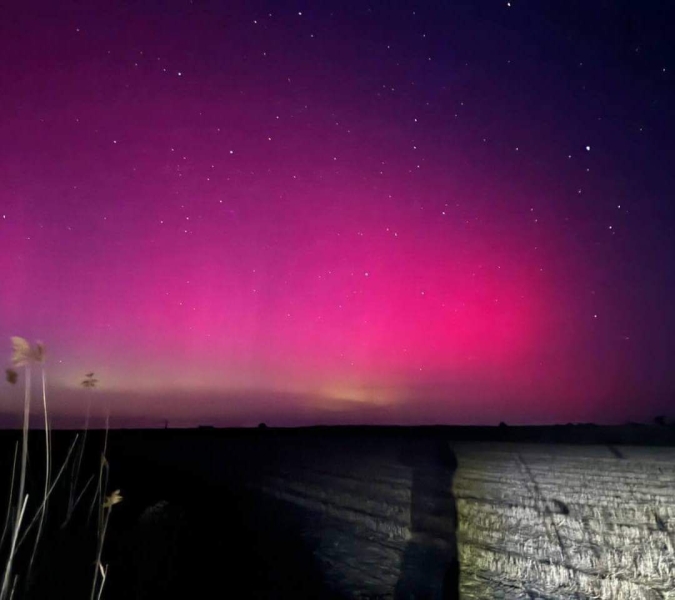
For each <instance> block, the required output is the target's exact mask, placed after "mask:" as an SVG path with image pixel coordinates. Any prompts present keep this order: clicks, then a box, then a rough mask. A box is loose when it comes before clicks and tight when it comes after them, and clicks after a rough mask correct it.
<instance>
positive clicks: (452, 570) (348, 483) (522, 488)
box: [0, 426, 675, 600]
mask: <svg viewBox="0 0 675 600" xmlns="http://www.w3.org/2000/svg"><path fill="white" fill-rule="evenodd" d="M74 435H75V434H74V433H73V432H54V445H55V459H54V465H55V467H54V468H55V470H56V469H57V468H58V466H59V460H61V461H62V460H63V457H64V456H65V453H66V451H67V448H68V446H69V444H70V442H71V441H72V439H73V437H74ZM12 438H16V434H14V433H10V432H6V433H4V434H2V437H1V438H0V439H1V440H2V452H3V454H2V457H3V467H4V471H3V473H7V478H9V475H10V473H11V457H12V453H13V443H12ZM32 441H33V448H32V450H31V460H32V464H31V469H32V471H31V472H32V473H33V477H34V482H33V484H34V485H33V489H36V490H39V489H40V474H39V465H40V459H41V458H42V455H41V453H40V441H41V440H40V432H38V431H36V432H32ZM672 442H673V435H672V430H670V429H669V428H664V427H636V426H634V427H623V428H597V427H592V426H585V427H559V428H511V427H509V428H400V429H399V428H335V429H331V428H313V429H305V430H275V429H259V430H216V429H200V430H149V431H148V430H146V431H133V430H129V431H113V432H111V433H110V440H109V451H108V457H109V462H110V467H111V472H110V482H109V486H108V489H109V490H113V489H118V488H119V489H120V490H121V493H122V495H123V496H124V500H123V502H121V503H120V504H118V505H116V506H115V507H114V508H113V510H112V513H111V518H110V524H109V529H108V531H107V536H106V541H105V551H104V554H103V563H104V564H107V565H108V567H109V570H108V578H107V580H106V584H105V588H104V592H103V596H102V597H104V598H139V599H140V598H163V599H167V598H169V599H170V598H191V597H194V598H208V597H232V598H300V599H302V598H416V599H420V598H429V599H431V598H434V599H441V598H446V599H453V598H459V597H460V591H461V597H462V598H476V599H479V598H485V599H486V600H487V599H490V598H513V599H516V598H565V599H567V598H581V599H586V598H591V597H601V598H638V599H640V598H664V599H665V598H668V599H670V598H673V597H675V596H673V595H672V592H670V591H669V588H668V586H669V585H671V584H672V581H673V564H674V563H673V551H672V550H673V543H672V542H673V533H672V532H673V529H675V491H673V483H674V482H675V462H674V460H673V459H674V458H675V451H674V450H673V449H672V448H666V447H657V446H655V445H658V446H666V445H668V444H672ZM87 444H88V449H87V462H86V463H85V465H84V466H83V474H85V475H86V477H84V478H83V479H86V478H87V477H89V475H91V474H92V473H94V472H96V468H97V456H96V455H97V452H99V451H100V448H101V447H102V435H101V432H92V433H91V434H90V437H89V440H88V442H87ZM630 444H632V445H630ZM645 444H651V445H652V446H653V447H651V448H649V447H644V446H638V445H645ZM33 467H34V468H33ZM599 473H601V474H602V476H603V477H604V479H602V481H601V482H600V484H598V481H599V479H598V474H599ZM65 482H66V479H65V478H64V485H61V486H59V487H58V488H57V489H56V490H55V492H54V498H53V501H52V503H51V505H50V515H52V521H51V525H50V526H49V527H48V529H47V530H46V532H45V534H44V538H43V541H42V543H41V546H40V552H39V554H38V560H37V562H36V567H35V568H34V570H33V577H32V578H31V584H30V585H29V586H28V588H27V589H25V591H24V592H23V595H22V596H21V597H29V598H87V597H89V594H90V589H91V580H92V577H93V570H94V559H95V548H94V536H93V535H92V533H91V527H87V526H86V523H87V510H86V509H88V506H86V505H85V504H89V502H90V501H88V502H87V503H84V502H83V503H82V505H81V506H80V508H79V509H78V511H77V512H76V514H75V516H74V517H73V519H72V521H71V522H70V523H69V524H68V525H67V526H66V527H63V528H61V527H60V524H61V522H62V521H63V515H64V514H65V506H64V502H63V500H62V499H63V498H65V497H66V496H67V488H66V486H65ZM593 482H595V483H596V485H595V486H594V485H592V483H593ZM601 491H602V492H603V493H605V495H604V496H603V495H602V493H601ZM621 494H623V496H621ZM38 496H39V494H38V495H37V496H36V498H37V497H38ZM620 496H621V498H620V502H619V501H616V498H619V497H620ZM60 499H61V500H60ZM613 499H614V500H613ZM631 511H632V512H631ZM458 515H459V516H458ZM458 524H459V527H458ZM577 525H578V526H577ZM649 553H651V554H652V558H651V559H650V561H651V562H649V564H647V563H646V562H645V561H644V560H643V561H642V562H640V558H639V557H640V556H647V555H648V554H649ZM626 557H632V558H626ZM645 560H646V559H645ZM636 561H637V562H636ZM650 565H651V566H650ZM19 573H21V569H19ZM22 589H24V588H22ZM669 594H670V595H669Z"/></svg>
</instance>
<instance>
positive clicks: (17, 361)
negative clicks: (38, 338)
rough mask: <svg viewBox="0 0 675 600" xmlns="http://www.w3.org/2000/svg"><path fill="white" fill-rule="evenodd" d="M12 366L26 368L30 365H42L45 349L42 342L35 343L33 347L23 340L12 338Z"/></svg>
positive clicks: (17, 337)
mask: <svg viewBox="0 0 675 600" xmlns="http://www.w3.org/2000/svg"><path fill="white" fill-rule="evenodd" d="M11 340H12V366H14V367H27V366H28V365H30V364H31V363H43V362H44V360H45V347H44V344H43V343H42V342H37V343H36V344H35V347H31V345H30V344H29V343H28V341H26V340H25V339H24V338H22V337H19V336H12V338H11Z"/></svg>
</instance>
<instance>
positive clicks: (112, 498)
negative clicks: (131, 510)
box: [103, 490, 124, 508]
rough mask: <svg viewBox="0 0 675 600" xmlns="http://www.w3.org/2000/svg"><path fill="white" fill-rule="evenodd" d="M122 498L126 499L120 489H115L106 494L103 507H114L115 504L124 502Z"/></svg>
mask: <svg viewBox="0 0 675 600" xmlns="http://www.w3.org/2000/svg"><path fill="white" fill-rule="evenodd" d="M122 500H124V498H123V497H122V494H120V490H115V491H114V492H112V493H111V494H109V495H108V496H106V499H105V500H104V501H103V508H112V507H113V506H115V504H119V503H120V502H122Z"/></svg>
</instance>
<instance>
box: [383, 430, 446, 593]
mask: <svg viewBox="0 0 675 600" xmlns="http://www.w3.org/2000/svg"><path fill="white" fill-rule="evenodd" d="M401 458H402V462H403V463H404V464H407V465H409V466H411V467H412V469H413V473H412V488H411V500H410V521H411V523H410V526H411V538H410V541H409V542H408V544H407V546H406V549H405V552H404V555H403V562H402V565H401V575H400V578H399V581H398V583H397V585H396V592H395V596H394V597H395V599H396V600H412V599H413V598H414V599H415V600H422V599H424V600H459V561H458V554H457V537H456V527H457V509H456V506H455V498H454V496H453V494H452V478H453V475H454V473H455V471H456V469H457V458H456V457H455V454H454V452H453V451H452V450H451V448H450V446H449V445H448V444H447V442H440V441H439V442H415V443H413V444H411V445H410V446H406V449H405V451H404V454H403V456H402V457H401Z"/></svg>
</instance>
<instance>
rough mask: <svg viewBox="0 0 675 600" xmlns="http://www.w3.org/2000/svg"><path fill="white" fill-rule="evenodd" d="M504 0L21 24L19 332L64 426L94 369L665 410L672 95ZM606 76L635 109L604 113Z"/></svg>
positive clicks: (187, 401) (264, 414) (380, 401)
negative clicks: (661, 100) (668, 113)
mask: <svg viewBox="0 0 675 600" xmlns="http://www.w3.org/2000/svg"><path fill="white" fill-rule="evenodd" d="M66 4H68V3H66ZM501 8H502V7H500V8H499V10H497V8H495V7H491V8H490V9H489V11H494V14H492V13H490V15H488V14H482V15H481V14H479V12H480V11H478V12H475V11H472V10H470V9H468V8H467V9H453V10H450V9H448V10H447V11H446V10H445V9H443V10H440V9H434V10H431V9H429V11H426V10H422V9H420V10H419V11H415V15H414V17H413V16H412V12H413V11H412V9H410V10H408V7H407V5H406V6H403V7H399V9H396V10H393V9H391V8H389V9H388V8H387V7H386V6H384V5H382V6H379V7H375V8H368V9H366V8H365V7H361V6H360V5H355V6H354V7H352V8H347V7H344V6H342V5H340V6H337V5H336V6H335V7H333V8H330V7H327V6H326V7H323V8H319V7H316V8H312V9H309V8H307V7H304V8H303V7H300V8H299V9H297V10H291V9H290V8H289V7H288V6H285V7H282V6H272V5H267V4H266V5H262V4H260V5H256V6H253V5H250V4H245V5H244V4H241V5H238V6H234V7H231V8H228V9H225V8H223V7H222V6H220V5H219V4H214V5H202V6H199V7H197V6H188V5H186V6H183V5H182V4H178V3H176V5H175V6H173V5H171V6H168V7H165V6H163V5H162V6H160V5H157V6H154V5H153V4H152V3H149V4H148V5H147V6H145V7H144V8H143V9H141V8H140V7H134V6H132V5H129V6H128V7H125V8H121V7H120V8H111V7H110V6H108V5H100V6H96V5H87V6H86V7H85V6H83V5H82V6H81V5H79V4H73V5H72V6H69V5H68V6H66V5H64V6H61V5H59V6H58V7H56V6H53V5H52V4H47V3H45V4H44V5H43V7H42V9H40V10H38V11H37V13H36V14H29V12H30V11H25V12H23V11H18V10H17V13H16V14H15V15H12V18H11V19H8V20H6V21H5V22H4V23H3V24H2V25H1V26H0V34H2V35H1V36H0V37H1V39H2V41H1V42H0V49H1V50H2V56H4V57H5V59H4V60H3V64H2V65H1V66H0V75H1V80H2V82H3V94H2V103H0V142H2V143H1V144H0V177H1V180H2V182H3V184H2V186H1V187H0V261H2V268H3V269H2V270H3V274H4V276H3V280H2V283H1V284H0V285H2V293H1V294H0V336H1V339H5V340H6V341H7V356H8V357H9V336H10V335H22V336H24V337H27V338H29V339H31V340H35V339H40V340H43V341H44V342H45V344H46V345H47V348H48V351H49V363H48V374H49V380H50V385H51V386H52V397H53V415H54V419H55V422H59V419H60V420H61V422H63V423H66V422H71V421H72V419H76V418H77V415H78V414H79V412H81V408H82V406H83V402H84V400H83V392H82V391H80V390H78V383H79V381H80V380H81V378H82V375H83V374H84V373H86V372H88V371H94V372H95V373H96V374H97V376H98V378H99V379H100V382H101V383H100V389H99V390H97V393H99V395H100V396H101V397H102V398H105V399H106V400H107V401H109V402H110V403H111V406H112V411H113V423H119V424H131V425H147V424H150V425H159V424H163V423H164V419H169V420H170V422H171V423H172V424H195V423H204V422H213V423H218V424H234V425H250V424H256V423H257V422H259V421H267V422H268V423H270V424H278V425H292V424H310V423H324V422H329V423H359V422H367V423H394V422H396V423H412V424H414V423H446V422H447V423H483V422H486V423H496V422H498V421H500V420H505V421H508V422H528V423H530V422H550V421H579V420H597V421H622V420H626V419H629V418H649V417H651V416H652V415H653V414H658V413H659V412H662V410H663V407H665V406H667V401H668V398H669V397H670V394H671V393H672V391H673V383H674V382H673V376H672V374H669V373H670V371H669V368H668V365H669V364H670V365H672V362H671V359H672V358H673V346H672V341H670V342H669V341H668V340H669V339H670V340H672V339H673V338H672V333H673V331H674V330H675V325H674V319H673V316H672V314H671V313H670V312H669V311H666V310H665V309H664V306H665V304H664V302H665V300H666V299H669V298H671V296H670V294H671V292H672V291H673V288H674V283H673V274H672V273H673V269H672V266H673V263H672V260H673V254H670V250H672V249H673V248H672V227H673V214H672V208H671V209H663V210H665V212H663V211H662V210H661V208H660V207H662V204H661V202H662V201H663V198H665V197H668V193H669V192H671V191H672V188H673V183H672V179H669V178H668V173H667V170H666V169H665V167H663V168H662V167H660V166H659V165H658V164H655V163H654V161H650V160H648V157H649V156H650V152H649V150H650V149H651V150H653V151H654V152H656V151H657V150H658V151H659V152H661V153H662V152H663V151H664V148H667V147H669V144H670V146H672V137H671V136H667V135H662V136H661V137H659V136H658V135H657V134H656V133H655V132H656V131H657V130H658V129H659V128H661V131H663V130H664V129H663V128H664V127H665V128H666V129H665V131H667V132H671V133H672V129H673V128H672V127H671V126H670V125H664V124H663V123H662V122H660V120H659V119H660V113H658V111H656V110H655V109H654V110H652V108H651V107H652V106H653V105H652V104H650V102H651V100H653V99H654V98H655V97H657V98H658V97H661V96H659V94H662V95H663V94H667V93H668V92H665V91H663V89H662V87H660V86H661V83H660V80H658V79H654V80H653V81H652V80H650V83H649V86H648V91H647V96H648V97H646V96H645V95H644V94H643V93H642V92H641V93H640V94H636V92H635V90H634V88H633V87H632V84H631V81H633V80H632V79H631V77H633V78H635V77H637V76H638V75H636V74H635V73H633V72H632V71H630V70H628V71H625V72H624V71H622V70H619V71H617V72H616V73H615V74H614V75H612V73H614V71H611V70H609V71H604V70H603V71H602V73H603V75H602V77H601V78H599V77H598V72H599V71H594V70H593V69H595V68H597V69H600V67H599V66H598V65H597V64H595V66H593V64H592V65H591V66H590V67H589V68H588V69H587V70H586V71H580V70H578V63H579V62H580V61H581V62H582V59H583V60H588V59H589V57H596V58H597V57H598V56H602V57H604V58H603V60H606V61H610V63H611V61H612V60H614V61H616V62H617V64H618V65H622V64H623V63H621V60H622V59H621V58H620V57H619V58H617V57H616V56H615V55H614V54H613V53H612V52H613V51H614V50H613V46H611V44H610V42H609V41H607V40H606V39H604V38H602V36H600V40H599V41H597V40H595V38H593V39H594V40H595V41H593V40H591V39H590V38H587V37H584V33H583V31H576V30H575V31H573V32H572V35H573V36H576V37H573V41H574V42H575V43H574V44H573V43H572V42H569V41H565V40H569V35H570V31H568V30H567V29H565V25H564V24H563V25H561V24H560V23H558V21H556V19H555V18H554V17H555V15H553V16H552V15H550V14H545V13H541V14H538V15H536V17H534V18H535V25H532V24H531V23H530V24H525V22H524V21H521V20H519V17H518V16H517V11H515V10H514V11H512V12H513V13H515V14H516V16H514V15H513V14H511V13H509V14H504V11H503V10H501ZM485 10H486V11H488V9H487V8H486V9H485ZM434 11H437V12H434ZM439 11H440V12H439ZM489 11H488V12H489ZM300 13H302V14H300ZM408 13H410V14H408ZM270 15H271V16H270ZM384 17H387V19H389V25H388V26H385V25H386V24H385V23H384V21H383V19H384ZM589 18H590V17H589ZM513 19H516V20H515V21H513ZM556 23H558V24H557V25H556ZM468 25H470V27H469V26H468ZM531 27H534V28H535V29H536V31H538V32H539V34H540V35H541V37H540V38H539V41H538V43H540V44H542V46H541V47H542V48H544V50H542V52H543V53H544V54H546V50H545V49H546V48H547V46H546V44H549V43H550V44H551V48H549V50H550V51H551V52H552V53H553V54H552V55H551V56H552V58H551V56H549V58H548V59H546V60H545V59H544V58H541V57H540V58H536V57H533V56H532V54H531V40H530V33H531V31H530V29H529V28H531ZM469 31H471V32H472V33H471V35H469ZM448 38H450V39H452V43H450V44H448V42H447V39H448ZM549 38H550V40H553V41H549ZM555 40H557V42H559V43H560V44H562V46H555V44H554V41H555ZM557 42H556V43H557ZM594 44H596V46H594ZM603 44H605V45H603ZM571 48H573V49H574V50H572V49H571ZM570 52H572V54H570ZM596 63H597V61H596ZM612 64H613V63H612ZM551 65H554V68H553V70H554V71H555V73H553V74H551V69H552V67H551ZM617 68H618V67H617ZM631 68H632V67H631ZM641 68H642V67H641ZM644 68H645V69H647V66H644ZM608 73H609V74H608ZM650 73H651V71H650ZM655 73H656V72H655ZM654 78H657V75H656V74H654ZM571 82H573V84H572V83H571ZM671 82H672V80H671ZM582 85H585V86H588V88H589V90H588V91H587V92H583V93H582V92H580V91H579V90H580V89H581V87H582ZM610 96H611V99H612V102H614V105H613V106H619V107H621V110H623V109H624V108H625V110H626V111H627V115H628V116H625V122H624V121H622V122H621V124H617V121H616V120H612V119H609V118H607V119H605V120H603V119H598V114H600V113H602V110H603V108H602V107H603V106H605V104H606V103H608V102H609V99H610ZM670 97H671V99H672V93H671V96H670ZM617 103H618V104H617ZM636 103H637V104H636ZM640 103H643V104H644V106H643V104H640ZM635 106H639V107H643V108H644V110H638V109H637V108H634V107H635ZM631 107H633V108H631ZM629 108H631V110H632V112H630V111H629ZM617 110H618V109H617ZM650 111H652V112H650ZM640 127H642V129H647V132H643V131H642V129H640ZM668 127H670V129H667V128H668ZM639 129H640V131H638V130H639ZM640 132H642V133H644V136H643V137H642V138H640V139H641V140H642V141H639V142H638V141H636V140H637V139H638V138H639V136H640ZM639 144H642V146H640V145H639ZM647 146H648V147H647ZM627 165H633V168H632V170H631V169H629V168H628V166H627ZM646 182H649V183H648V184H647V183H646ZM668 210H670V212H668ZM659 211H661V212H659ZM669 336H670V337H669ZM19 393H20V390H18V389H12V388H9V386H8V385H6V384H4V385H3V388H2V395H1V396H0V402H2V405H1V407H2V413H3V415H4V417H3V418H5V420H6V421H7V419H10V416H7V415H13V414H14V412H16V411H15V409H16V406H18V405H17V397H16V396H17V394H19ZM115 419H117V420H115Z"/></svg>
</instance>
